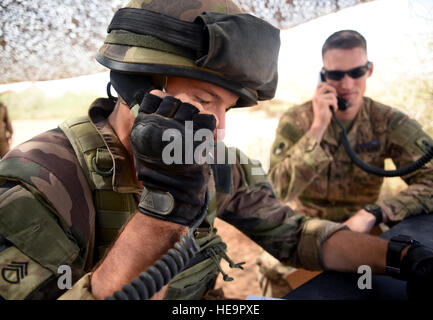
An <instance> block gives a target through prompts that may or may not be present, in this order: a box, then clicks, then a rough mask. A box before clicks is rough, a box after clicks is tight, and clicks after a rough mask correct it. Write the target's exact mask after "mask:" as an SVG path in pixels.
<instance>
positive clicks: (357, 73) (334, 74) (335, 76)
mask: <svg viewBox="0 0 433 320" xmlns="http://www.w3.org/2000/svg"><path fill="white" fill-rule="evenodd" d="M370 67H371V62H370V61H368V62H367V63H366V64H365V65H363V66H360V67H356V68H353V69H350V70H347V71H341V70H326V69H325V68H322V70H321V71H320V73H321V74H322V75H323V76H324V77H325V78H327V79H330V80H335V81H339V80H341V79H343V78H344V75H345V74H347V75H348V76H349V77H351V78H353V79H357V78H361V77H362V76H363V75H365V74H366V73H367V71H368V70H370Z"/></svg>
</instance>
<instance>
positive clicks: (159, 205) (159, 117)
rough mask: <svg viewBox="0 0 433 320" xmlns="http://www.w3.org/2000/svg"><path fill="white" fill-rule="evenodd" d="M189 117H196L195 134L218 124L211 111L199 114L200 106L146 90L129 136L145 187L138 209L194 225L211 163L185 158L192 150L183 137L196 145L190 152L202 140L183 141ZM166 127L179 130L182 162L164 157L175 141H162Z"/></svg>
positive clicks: (191, 118) (139, 176)
mask: <svg viewBox="0 0 433 320" xmlns="http://www.w3.org/2000/svg"><path fill="white" fill-rule="evenodd" d="M185 121H193V126H192V132H193V134H194V133H195V132H196V131H197V130H199V129H208V130H210V131H209V132H212V133H213V131H214V129H215V127H216V119H215V117H214V116H213V115H210V114H199V109H198V108H196V107H195V106H193V105H191V104H189V103H184V102H182V101H180V100H179V99H176V98H174V97H171V96H167V97H165V98H164V99H161V98H159V97H157V96H155V95H153V94H150V93H147V94H146V95H145V96H144V98H143V101H142V103H141V104H140V109H139V113H138V116H137V118H136V119H135V122H134V125H133V127H132V131H131V136H130V138H131V145H132V149H133V152H134V163H135V168H136V171H137V177H138V180H139V181H140V182H141V183H142V184H143V185H144V187H145V188H144V190H143V192H142V195H141V200H140V204H139V210H140V212H142V213H144V214H147V215H151V216H154V217H157V218H160V219H163V220H168V221H172V222H176V223H179V224H183V225H188V226H192V224H194V223H195V222H196V221H195V220H196V219H197V217H198V216H199V215H200V213H201V211H202V210H201V209H202V207H203V205H204V204H205V194H206V190H207V183H208V181H209V175H210V167H209V164H207V163H203V164H200V163H196V162H195V160H194V157H192V158H193V159H192V160H193V163H187V161H186V159H188V157H189V156H190V154H189V155H186V154H185V153H186V152H185V143H187V144H189V145H192V147H193V150H190V151H192V152H195V151H196V148H197V147H198V146H199V145H201V146H200V149H201V148H202V147H203V145H202V141H187V142H186V141H185ZM168 129H176V130H178V132H179V133H180V134H181V137H182V157H181V158H182V161H181V163H180V164H166V163H164V161H163V152H164V150H165V148H166V147H167V145H169V144H170V143H173V142H172V141H162V138H163V134H164V132H166V130H168ZM178 141H179V140H178ZM209 142H213V141H209ZM201 150H202V149H201ZM203 150H211V148H204V149H203ZM193 154H194V153H193ZM205 156H206V155H205ZM202 160H203V159H202Z"/></svg>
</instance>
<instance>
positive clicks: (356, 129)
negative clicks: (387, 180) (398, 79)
mask: <svg viewBox="0 0 433 320" xmlns="http://www.w3.org/2000/svg"><path fill="white" fill-rule="evenodd" d="M322 57H323V69H322V72H321V74H322V76H323V80H324V82H323V81H322V82H321V83H319V84H318V86H317V89H316V91H315V94H314V97H313V99H312V101H308V102H306V103H304V104H302V105H298V106H295V107H292V108H290V109H289V110H287V112H285V113H284V115H283V116H282V117H281V119H280V122H279V125H278V129H277V133H276V138H275V141H274V143H273V145H272V149H271V155H270V158H271V160H270V170H269V178H270V180H271V182H272V184H273V186H274V188H275V191H276V194H277V197H278V198H279V199H281V200H282V201H283V202H288V203H289V204H290V205H291V207H292V208H293V209H294V210H296V211H297V212H299V213H302V214H304V215H306V216H308V217H318V218H322V219H328V220H332V221H336V222H344V221H345V224H346V225H348V226H349V227H350V228H351V229H352V230H355V231H358V232H370V230H371V229H372V228H373V227H374V226H375V225H377V224H379V223H380V222H382V221H383V222H385V223H388V222H390V223H396V222H398V221H401V220H402V219H404V218H405V217H406V216H409V215H417V214H420V213H426V212H427V213H428V212H431V211H432V210H433V197H432V196H433V168H432V164H431V162H430V163H428V164H427V165H426V166H424V167H423V168H422V169H421V170H418V171H416V172H415V173H412V174H409V175H407V176H404V177H402V178H403V180H404V181H405V182H406V183H407V184H408V187H407V188H406V189H405V190H403V191H401V192H400V193H399V194H397V195H395V196H394V197H393V198H390V199H387V200H382V201H378V196H379V192H380V189H381V186H382V183H383V177H379V176H376V175H372V174H369V173H366V172H364V171H363V170H362V169H360V168H359V167H357V166H356V165H355V164H354V163H353V162H352V161H351V160H350V158H349V156H348V155H347V153H346V152H345V150H344V148H343V146H342V145H341V142H340V138H339V137H340V131H341V129H340V128H339V127H338V125H337V124H336V122H335V121H334V120H333V119H332V118H331V112H330V109H329V106H331V107H332V108H334V110H336V115H337V118H338V119H339V120H340V121H341V122H342V123H343V125H344V126H345V128H346V130H347V132H348V139H349V141H350V143H351V145H352V146H353V148H354V150H355V152H356V153H357V154H358V155H359V157H360V158H361V159H362V160H363V161H364V162H366V163H369V164H371V165H373V166H376V167H381V168H383V167H384V160H385V159H386V158H391V159H392V160H393V162H394V163H395V164H396V166H397V167H401V166H404V165H407V164H410V163H412V162H414V161H415V160H416V159H418V158H419V157H420V156H421V155H422V154H424V153H425V152H426V147H425V145H424V144H425V143H426V142H427V143H428V144H429V145H432V139H431V138H430V136H429V135H428V134H426V133H425V132H424V131H423V130H422V128H421V126H420V125H419V124H418V123H417V122H416V121H415V120H412V119H410V118H409V117H407V116H406V115H405V114H403V113H402V112H400V111H398V110H396V109H393V108H391V107H388V106H386V105H383V104H381V103H379V102H377V101H374V100H372V99H370V98H367V97H365V96H364V93H365V90H366V81H367V78H368V77H370V76H371V74H372V72H373V63H372V62H369V61H368V58H367V46H366V41H365V39H364V37H363V36H362V35H361V34H359V33H358V32H356V31H353V30H342V31H339V32H336V33H334V34H332V35H331V36H330V37H329V38H328V39H327V40H326V41H325V43H324V45H323V48H322ZM337 97H340V98H342V99H344V100H347V101H349V107H348V108H347V109H346V110H345V111H342V110H337ZM259 260H260V262H259V263H260V264H261V265H265V264H266V262H267V261H268V259H267V258H265V256H263V257H262V258H261V259H259ZM267 265H268V268H267V270H268V271H269V269H273V268H274V267H275V266H278V265H279V263H278V262H275V261H274V262H272V263H268V264H267ZM262 269H263V267H262ZM265 269H266V268H265ZM281 276H282V277H284V274H281ZM262 277H263V276H262ZM286 288H288V285H286Z"/></svg>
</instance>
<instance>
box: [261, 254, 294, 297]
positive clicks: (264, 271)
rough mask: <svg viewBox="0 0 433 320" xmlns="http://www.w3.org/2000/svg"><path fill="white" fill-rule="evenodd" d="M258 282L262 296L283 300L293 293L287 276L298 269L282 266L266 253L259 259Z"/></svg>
mask: <svg viewBox="0 0 433 320" xmlns="http://www.w3.org/2000/svg"><path fill="white" fill-rule="evenodd" d="M256 264H257V267H258V268H257V281H258V282H259V286H260V289H261V290H262V296H264V297H273V298H281V297H283V296H285V295H286V294H287V293H289V292H290V291H292V287H291V286H290V284H289V282H288V281H287V276H288V275H289V274H290V273H292V272H294V271H295V270H296V269H295V268H293V267H289V266H285V265H283V264H281V263H280V262H279V261H278V260H277V259H275V258H274V257H273V256H271V255H270V254H269V253H267V252H266V251H263V253H262V254H261V255H260V256H258V257H257V259H256Z"/></svg>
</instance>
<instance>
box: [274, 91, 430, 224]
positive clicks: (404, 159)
mask: <svg viewBox="0 0 433 320" xmlns="http://www.w3.org/2000/svg"><path fill="white" fill-rule="evenodd" d="M312 121H313V107H312V102H311V101H309V102H307V103H305V104H302V105H299V106H295V107H293V108H290V109H289V110H288V111H286V112H285V113H284V115H283V116H282V117H281V119H280V122H279V125H278V129H277V133H276V139H275V141H274V143H273V146H272V150H271V161H270V171H269V179H270V180H271V181H272V183H273V186H274V189H275V191H276V194H277V197H278V198H280V199H282V200H284V201H285V202H288V203H290V204H292V208H294V210H297V212H300V213H303V214H305V215H307V216H315V217H320V218H325V219H329V220H332V221H343V220H345V219H347V218H349V217H350V216H351V215H353V214H354V213H355V212H356V211H358V210H359V209H361V208H362V207H363V206H364V205H365V204H366V203H374V202H376V201H377V200H378V196H379V192H380V188H381V185H382V182H383V178H382V177H379V176H375V175H372V174H368V173H366V172H364V171H363V170H361V169H360V168H358V167H357V166H356V165H355V164H354V163H353V162H352V161H351V160H350V158H349V156H348V155H347V154H346V152H345V150H344V147H343V146H342V145H341V144H340V142H339V133H340V132H339V131H340V130H336V129H335V128H336V126H335V123H334V124H332V123H331V125H329V127H328V128H327V130H326V132H325V134H324V136H323V139H322V141H321V143H320V144H317V142H316V140H315V139H314V138H313V137H311V136H310V134H309V133H308V130H309V128H310V126H311V123H312ZM332 122H334V121H333V120H332ZM337 131H338V132H337ZM348 139H349V141H350V144H351V146H352V147H353V148H354V150H355V152H356V153H357V154H358V156H359V157H360V158H361V159H362V160H363V161H364V162H366V163H369V164H371V165H373V166H376V167H381V168H383V167H384V160H385V159H386V158H391V159H392V160H393V162H394V164H395V165H396V167H397V168H399V167H402V166H404V165H407V164H410V163H412V162H414V161H415V160H416V159H418V158H419V157H420V156H421V155H422V154H423V153H424V152H425V146H424V142H427V143H429V144H430V145H432V139H431V138H430V137H429V136H428V135H427V134H426V133H425V132H424V131H423V130H422V128H421V126H420V125H419V124H418V123H417V122H416V121H415V120H411V119H409V118H408V117H407V116H406V115H404V114H403V113H401V112H400V111H398V110H396V109H393V108H390V107H388V106H385V105H383V104H380V103H378V102H376V101H373V100H372V99H370V98H367V97H364V98H363V105H362V106H361V108H360V110H359V112H358V114H357V116H356V118H355V119H354V120H353V122H352V124H351V127H350V128H349V130H348ZM432 170H433V169H432V164H431V162H430V163H429V164H427V165H426V166H425V167H424V168H423V169H422V170H418V171H416V172H415V173H412V174H409V175H407V176H404V177H402V178H403V179H404V181H405V182H406V183H407V184H408V185H409V186H408V188H407V189H405V190H403V191H402V192H400V193H399V194H398V195H396V196H395V197H393V198H391V199H388V200H384V201H377V204H379V205H380V206H381V208H382V211H383V212H384V213H385V214H386V215H387V217H388V218H389V219H390V220H391V221H399V220H401V219H403V218H404V217H405V216H406V215H409V214H419V213H422V212H430V211H432V210H433V198H432V196H433V181H432V179H433V171H432Z"/></svg>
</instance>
